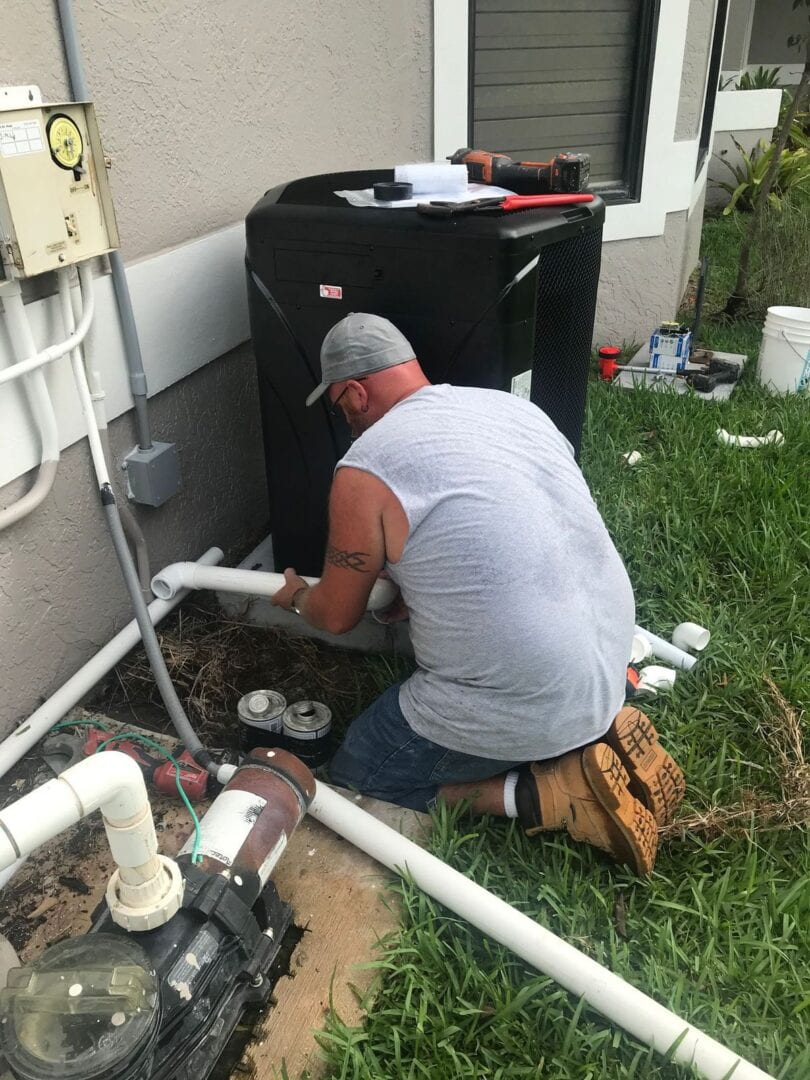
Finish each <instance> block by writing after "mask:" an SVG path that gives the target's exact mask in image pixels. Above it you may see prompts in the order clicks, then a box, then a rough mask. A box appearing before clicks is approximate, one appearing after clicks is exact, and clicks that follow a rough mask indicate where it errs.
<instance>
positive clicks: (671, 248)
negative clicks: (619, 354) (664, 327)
mask: <svg viewBox="0 0 810 1080" xmlns="http://www.w3.org/2000/svg"><path fill="white" fill-rule="evenodd" d="M692 227H695V226H694V224H693V226H692ZM689 247H690V230H689V223H688V222H687V216H686V211H685V210H684V211H680V212H678V213H676V214H667V225H666V230H665V232H664V234H663V236H650V237H645V238H644V239H640V240H614V241H612V242H611V243H610V244H605V246H604V248H603V249H602V273H601V275H600V279H599V296H598V299H597V304H596V327H595V340H596V342H598V343H599V344H606V343H608V342H609V343H610V344H611V345H621V344H623V343H625V344H628V345H629V344H630V343H632V342H635V343H636V344H642V343H643V342H644V341H646V340H647V339H648V338H649V335H650V333H651V331H652V330H653V328H654V327H655V326H656V325H657V324H658V323H659V322H660V321H661V320H662V319H672V318H674V317H675V314H676V312H677V309H678V305H679V303H680V301H681V296H682V294H683V285H684V267H685V260H686V252H687V250H688V249H689Z"/></svg>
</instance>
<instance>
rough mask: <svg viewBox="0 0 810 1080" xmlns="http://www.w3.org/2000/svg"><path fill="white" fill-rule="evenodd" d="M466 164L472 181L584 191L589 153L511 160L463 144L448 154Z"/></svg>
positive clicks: (518, 188)
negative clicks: (541, 158) (543, 158)
mask: <svg viewBox="0 0 810 1080" xmlns="http://www.w3.org/2000/svg"><path fill="white" fill-rule="evenodd" d="M450 162H451V164H453V165H466V166H467V176H468V177H469V179H470V181H471V182H472V183H476V184H497V185H498V186H499V187H505V188H508V189H509V190H510V191H515V192H518V193H519V194H523V195H542V194H546V193H550V192H577V191H584V190H585V188H586V187H587V186H588V180H589V178H590V173H591V158H590V154H570V153H562V154H555V155H554V157H553V158H552V159H551V161H514V160H513V159H512V158H510V157H509V156H508V155H507V154H493V153H490V151H489V150H471V149H470V148H469V147H463V148H462V149H461V150H456V152H455V154H453V155H452V156H451V157H450Z"/></svg>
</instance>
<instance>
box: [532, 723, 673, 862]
mask: <svg viewBox="0 0 810 1080" xmlns="http://www.w3.org/2000/svg"><path fill="white" fill-rule="evenodd" d="M628 779H629V778H628V775H627V772H626V771H625V768H624V766H623V765H622V763H621V762H620V761H619V758H618V757H617V756H616V754H615V753H614V752H613V750H611V748H610V747H609V746H607V745H606V744H605V743H597V744H596V745H594V746H588V747H586V748H585V749H584V750H574V751H572V752H571V753H570V754H564V755H563V756H562V757H559V758H555V759H554V760H553V761H536V762H533V763H532V764H531V765H530V766H529V767H528V769H526V770H524V771H522V772H521V775H520V777H519V778H518V782H517V790H516V792H515V797H516V801H517V806H518V812H519V815H520V821H521V824H522V825H523V826H524V828H525V830H526V833H527V835H529V836H533V835H534V834H535V833H538V832H545V831H547V830H554V829H563V828H564V829H566V830H567V831H568V834H569V836H571V837H572V839H574V840H582V841H584V842H585V843H586V844H590V845H591V846H592V847H595V848H599V850H600V851H605V852H607V853H608V855H611V856H612V857H613V858H614V859H615V860H616V861H617V862H620V863H626V864H627V865H628V866H631V867H632V868H633V869H634V870H635V871H636V873H637V874H650V873H651V872H652V868H653V866H654V865H655V854H656V850H657V848H658V830H657V828H656V825H655V819H654V818H653V816H652V814H651V813H650V812H649V810H647V809H646V807H644V806H643V805H642V804H641V803H640V802H639V800H638V799H636V798H634V797H633V796H632V795H631V794H630V791H629V790H628V787H627V783H628Z"/></svg>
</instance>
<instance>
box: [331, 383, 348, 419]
mask: <svg viewBox="0 0 810 1080" xmlns="http://www.w3.org/2000/svg"><path fill="white" fill-rule="evenodd" d="M348 389H349V386H348V384H347V385H346V386H344V387H343V389H342V390H341V391H340V393H339V394H338V396H337V397H336V398H335V400H334V401H333V402H332V404H331V405H330V406H329V408H328V410H327V411H328V413H329V415H330V416H340V415H341V412H340V409H339V408H338V402H339V401H340V399H341V398H342V397H343V395H344V394H345V393H346V391H347V390H348Z"/></svg>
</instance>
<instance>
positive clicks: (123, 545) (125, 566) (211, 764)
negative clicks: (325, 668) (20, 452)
mask: <svg viewBox="0 0 810 1080" xmlns="http://www.w3.org/2000/svg"><path fill="white" fill-rule="evenodd" d="M79 279H80V281H81V285H82V293H84V291H85V289H87V290H88V291H89V290H92V287H93V278H92V274H91V272H90V269H89V267H87V266H81V267H80V268H79ZM59 298H60V302H61V303H62V306H63V310H64V311H65V314H66V315H68V312H69V316H68V317H70V318H72V309H71V307H70V289H69V284H68V280H67V277H60V279H59ZM71 361H72V366H73V377H74V380H75V382H76V390H77V391H78V394H79V400H80V402H81V406H82V413H83V414H84V420H85V424H86V425H87V438H88V440H89V443H90V455H91V457H92V459H93V467H94V469H95V472H96V479H97V480H98V487H99V496H100V498H101V508H102V512H103V513H104V517H105V519H106V521H107V527H108V529H109V531H110V536H111V538H112V543H113V548H114V549H115V554H116V557H117V559H118V564H119V566H120V568H121V575H122V577H123V578H124V584H125V585H126V588H127V592H128V593H129V598H130V601H131V603H132V608H133V611H134V614H135V621H136V622H137V624H138V629H139V630H140V632H141V638H142V640H143V647H144V651H145V652H146V656H147V659H148V660H149V666H150V668H151V669H152V675H153V676H154V679H155V683H156V684H157V688H158V691H159V693H160V696H161V699H162V700H163V704H164V705H165V707H166V711H167V712H168V714H169V717H170V718H171V721H172V724H173V725H174V728H175V730H176V732H177V734H178V737H179V738H180V739H181V740H182V742H183V744H184V745H185V747H186V749H187V750H188V752H189V753H190V754H191V755H192V756H193V757H194V759H195V761H196V762H197V763H198V764H199V765H202V766H203V768H205V769H208V771H209V772H210V773H212V774H213V775H214V776H216V774H217V770H218V768H219V766H218V765H217V763H216V762H215V761H214V760H213V759H212V758H211V755H210V754H209V753H208V751H207V750H206V749H205V747H204V746H203V744H202V742H201V741H200V738H199V736H198V735H197V733H196V732H195V731H194V728H193V727H192V726H191V724H190V723H189V719H188V717H187V716H186V713H185V710H184V709H183V706H182V705H181V703H180V698H179V697H178V696H177V691H176V690H175V688H174V685H173V683H172V680H171V677H170V675H169V672H168V670H167V668H166V661H165V660H164V659H163V654H162V653H161V651H160V643H159V642H158V639H157V634H156V633H155V630H154V627H153V626H152V623H151V620H150V618H149V611H148V609H147V606H146V601H145V600H144V598H143V596H142V594H141V586H140V582H139V580H138V571H137V569H136V568H135V563H134V561H133V559H132V554H131V552H130V550H129V548H128V547H127V541H126V537H125V536H124V529H123V526H122V525H121V518H120V516H119V513H118V506H117V504H116V500H115V494H114V492H113V489H112V485H111V484H110V478H109V475H108V473H107V463H106V461H105V460H104V451H103V449H102V446H101V439H100V438H99V432H98V425H97V423H96V415H95V412H94V409H93V399H92V396H91V394H90V386H89V384H88V382H87V373H86V372H85V370H84V362H83V360H82V357H81V353H79V352H78V351H77V352H76V353H75V354H74V355H72V357H71Z"/></svg>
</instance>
